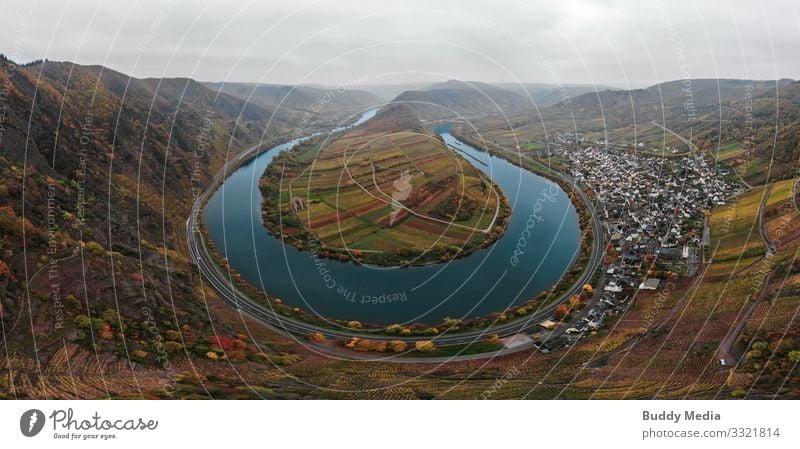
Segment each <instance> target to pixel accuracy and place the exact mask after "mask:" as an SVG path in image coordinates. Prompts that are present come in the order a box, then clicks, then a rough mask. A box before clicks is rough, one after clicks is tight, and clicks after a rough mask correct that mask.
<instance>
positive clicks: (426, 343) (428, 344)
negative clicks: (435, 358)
mask: <svg viewBox="0 0 800 449" xmlns="http://www.w3.org/2000/svg"><path fill="white" fill-rule="evenodd" d="M414 348H415V349H416V350H417V351H419V352H433V351H435V350H436V345H435V344H434V343H433V342H432V341H430V340H421V341H418V342H416V343H414Z"/></svg>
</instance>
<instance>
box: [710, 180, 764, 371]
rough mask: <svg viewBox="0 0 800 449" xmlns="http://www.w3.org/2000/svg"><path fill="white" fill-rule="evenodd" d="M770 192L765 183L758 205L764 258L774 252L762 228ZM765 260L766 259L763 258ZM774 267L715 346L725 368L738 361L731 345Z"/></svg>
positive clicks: (741, 329) (756, 304) (756, 303)
mask: <svg viewBox="0 0 800 449" xmlns="http://www.w3.org/2000/svg"><path fill="white" fill-rule="evenodd" d="M771 192H772V184H767V185H766V186H765V187H764V193H763V195H762V196H761V204H759V206H758V234H759V236H760V237H761V241H762V242H763V243H764V246H765V247H766V248H767V255H766V256H765V258H768V257H771V255H772V253H773V252H775V248H773V247H772V244H771V242H770V240H769V236H767V230H766V229H765V228H764V206H765V205H766V204H767V199H768V198H769V195H770V193H771ZM764 262H767V263H768V261H767V260H764ZM776 270H777V267H776V268H773V269H772V270H770V272H769V274H767V276H766V277H765V278H764V284H763V285H762V286H761V290H760V291H759V293H758V296H756V298H755V299H754V300H753V301H752V302H751V303H750V305H748V306H747V309H745V310H744V313H743V314H740V315H739V316H738V317H737V318H738V320H739V321H737V322H736V325H735V326H734V327H733V328H732V329H731V330H730V331H728V333H727V335H725V338H723V339H722V341H721V342H720V344H719V347H718V348H717V360H718V361H719V362H720V364H722V363H723V361H724V365H722V366H724V367H726V368H733V367H735V366H736V365H737V364H738V363H739V357H738V356H737V355H736V354H735V353H734V350H733V346H734V345H735V344H736V340H738V339H739V335H741V333H742V331H744V328H745V326H747V321H748V320H749V319H750V317H751V316H752V315H753V312H754V311H755V310H756V307H758V305H759V304H760V303H761V301H762V300H763V299H764V297H765V296H766V295H767V291H768V289H769V284H770V282H771V281H772V276H773V274H775V271H776Z"/></svg>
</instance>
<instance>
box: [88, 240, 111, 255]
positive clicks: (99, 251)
mask: <svg viewBox="0 0 800 449" xmlns="http://www.w3.org/2000/svg"><path fill="white" fill-rule="evenodd" d="M85 249H86V252H88V253H89V254H90V255H92V256H103V255H105V253H106V249H105V248H103V245H101V244H99V243H97V242H89V243H87V244H86V246H85Z"/></svg>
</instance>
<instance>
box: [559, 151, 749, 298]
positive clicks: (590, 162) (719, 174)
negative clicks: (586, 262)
mask: <svg viewBox="0 0 800 449" xmlns="http://www.w3.org/2000/svg"><path fill="white" fill-rule="evenodd" d="M563 157H564V159H565V165H566V166H567V167H568V169H569V171H570V175H571V176H572V177H573V178H575V180H576V181H577V182H578V183H579V185H583V186H588V187H589V188H590V189H591V191H592V192H593V194H594V195H595V198H596V210H597V213H599V214H600V216H601V217H600V218H601V220H602V221H603V223H604V226H605V228H606V232H607V237H608V241H609V242H610V244H611V247H612V250H613V251H612V254H614V255H615V260H614V262H613V263H612V265H611V266H610V267H609V268H608V271H607V274H608V275H610V276H609V277H610V280H609V281H608V283H607V284H606V285H605V286H604V290H605V291H608V292H612V293H621V292H622V290H623V289H625V288H626V287H632V288H637V287H638V288H641V289H646V290H655V289H657V288H658V287H659V282H658V281H657V280H654V279H642V273H641V270H642V267H643V265H642V262H644V261H647V262H651V261H653V259H654V258H656V257H657V258H658V261H659V262H663V263H665V264H669V263H670V262H669V261H683V262H684V265H685V266H686V270H685V272H686V273H687V274H694V273H693V270H692V268H694V269H696V267H697V264H698V263H699V255H700V248H701V247H702V245H703V244H704V242H703V234H704V232H703V231H704V227H705V226H706V220H705V218H706V216H707V215H708V213H709V211H710V210H711V209H713V208H714V207H716V206H721V205H723V204H725V202H726V201H727V199H728V198H729V197H731V196H732V195H734V194H736V193H738V192H739V191H740V187H739V184H738V183H737V182H736V181H734V180H732V177H731V176H730V175H731V173H730V172H729V170H728V169H727V168H726V167H723V166H719V165H717V164H716V163H715V162H714V161H713V160H712V159H710V158H709V157H707V156H706V155H704V154H702V153H696V154H690V155H685V156H678V157H659V156H651V155H641V154H634V153H630V152H626V151H620V150H618V149H615V148H614V147H613V145H602V146H595V145H586V146H581V147H579V148H578V149H575V150H572V151H566V152H564V153H563ZM648 266H649V264H648Z"/></svg>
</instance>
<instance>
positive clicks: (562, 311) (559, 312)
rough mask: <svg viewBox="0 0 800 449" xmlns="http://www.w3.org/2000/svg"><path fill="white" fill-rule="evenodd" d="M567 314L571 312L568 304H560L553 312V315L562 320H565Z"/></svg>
mask: <svg viewBox="0 0 800 449" xmlns="http://www.w3.org/2000/svg"><path fill="white" fill-rule="evenodd" d="M567 314H569V307H567V305H566V304H559V306H558V307H556V310H555V312H553V317H555V319H557V320H559V321H560V320H563V319H564V318H565V317H566V316H567Z"/></svg>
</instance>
